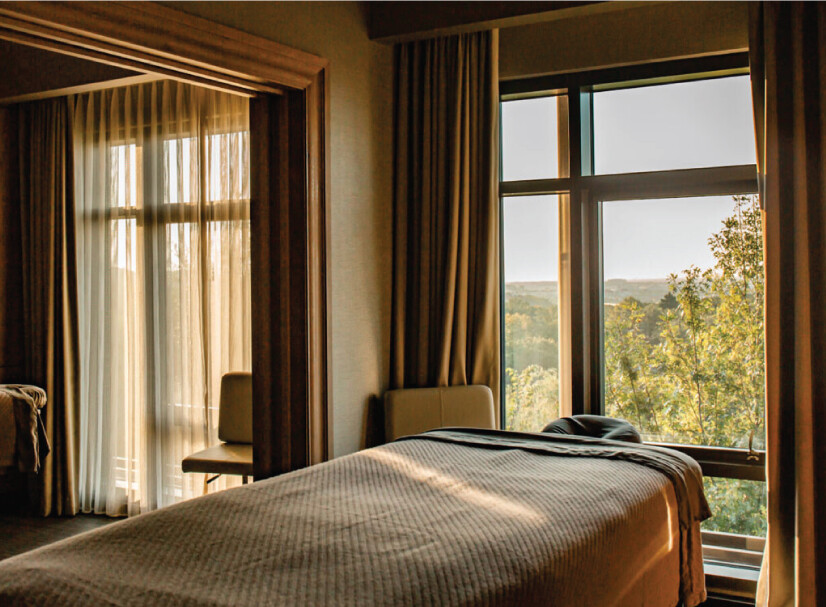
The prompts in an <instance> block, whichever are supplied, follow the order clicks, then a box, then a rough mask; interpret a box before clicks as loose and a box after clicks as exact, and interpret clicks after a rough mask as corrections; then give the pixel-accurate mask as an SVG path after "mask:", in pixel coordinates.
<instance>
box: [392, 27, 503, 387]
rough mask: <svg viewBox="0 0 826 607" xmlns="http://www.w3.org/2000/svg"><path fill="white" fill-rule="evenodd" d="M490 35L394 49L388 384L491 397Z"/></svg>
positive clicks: (493, 205)
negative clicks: (477, 391)
mask: <svg viewBox="0 0 826 607" xmlns="http://www.w3.org/2000/svg"><path fill="white" fill-rule="evenodd" d="M497 34H498V33H497V32H496V31H492V32H480V33H474V34H462V35H458V36H451V37H448V38H440V39H436V40H426V41H421V42H411V43H408V44H402V45H398V46H397V47H396V51H395V54H396V56H395V61H396V84H395V108H396V110H395V155H394V165H395V166H394V175H395V177H394V179H395V190H394V244H393V311H392V331H391V361H390V369H391V377H390V386H391V388H412V387H423V386H448V385H464V384H484V385H487V386H489V387H490V388H491V389H492V390H493V394H494V397H495V399H496V402H497V403H498V400H499V381H500V379H499V375H500V369H499V262H498V259H499V202H498V198H497V186H498V168H497V167H498V163H497V158H498V147H497V146H498V130H499V122H498V107H499V99H498V57H497V52H498V44H497V42H498V35H497Z"/></svg>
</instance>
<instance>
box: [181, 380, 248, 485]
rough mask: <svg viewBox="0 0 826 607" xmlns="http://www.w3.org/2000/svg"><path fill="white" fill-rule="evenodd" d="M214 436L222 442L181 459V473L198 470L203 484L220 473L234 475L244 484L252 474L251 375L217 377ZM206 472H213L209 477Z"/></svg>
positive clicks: (212, 479)
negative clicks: (216, 412) (217, 400)
mask: <svg viewBox="0 0 826 607" xmlns="http://www.w3.org/2000/svg"><path fill="white" fill-rule="evenodd" d="M218 438H219V439H220V440H221V441H222V442H221V443H220V444H218V445H215V446H214V447H209V448H208V449H204V450H203V451H198V453H193V454H192V455H190V456H188V457H186V458H184V461H183V462H181V467H182V468H183V471H184V472H202V473H205V474H206V477H205V478H204V493H206V491H207V485H208V484H209V483H211V482H212V481H214V480H215V479H216V478H218V477H219V476H220V475H222V474H237V475H240V476H241V477H243V482H244V484H246V483H247V478H248V477H250V476H252V374H251V373H227V374H226V375H224V376H223V377H222V378H221V396H220V400H219V402H218ZM210 474H214V475H215V476H213V477H212V478H210V476H209V475H210Z"/></svg>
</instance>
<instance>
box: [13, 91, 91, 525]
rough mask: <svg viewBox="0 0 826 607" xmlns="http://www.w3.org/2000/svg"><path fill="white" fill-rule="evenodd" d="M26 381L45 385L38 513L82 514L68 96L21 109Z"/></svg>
mask: <svg viewBox="0 0 826 607" xmlns="http://www.w3.org/2000/svg"><path fill="white" fill-rule="evenodd" d="M19 112H20V113H19V117H20V119H19V125H20V138H19V142H20V210H21V225H22V243H23V291H24V292H23V301H24V304H23V305H24V310H25V318H26V325H25V346H24V347H25V364H26V381H27V382H29V383H32V384H35V385H38V386H40V387H42V388H44V389H45V390H46V394H47V397H48V403H47V405H46V408H45V409H44V414H45V416H44V424H45V427H46V434H47V437H48V439H49V443H50V444H51V448H52V450H51V454H50V455H49V456H48V457H46V459H45V461H44V463H43V468H42V469H41V472H40V474H39V476H38V484H39V489H40V490H39V497H40V505H39V508H40V513H41V514H42V515H44V516H48V515H50V514H53V515H57V516H66V515H73V514H76V513H77V511H78V501H77V486H76V483H77V456H76V453H77V448H78V398H77V390H78V381H77V379H78V371H77V368H78V367H77V366H78V337H77V326H78V325H77V319H78V315H77V282H76V272H75V270H76V268H75V243H74V225H73V224H74V211H73V202H72V200H73V192H72V158H71V138H70V132H69V128H70V126H69V117H68V105H67V103H66V100H65V99H52V100H47V101H41V102H35V103H29V104H25V105H22V106H20V109H19Z"/></svg>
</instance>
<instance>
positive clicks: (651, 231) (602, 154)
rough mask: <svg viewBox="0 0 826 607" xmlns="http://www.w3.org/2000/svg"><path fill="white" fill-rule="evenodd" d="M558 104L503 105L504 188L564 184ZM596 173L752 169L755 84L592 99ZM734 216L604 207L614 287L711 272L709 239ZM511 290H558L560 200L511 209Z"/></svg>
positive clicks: (679, 207) (704, 207) (536, 199)
mask: <svg viewBox="0 0 826 607" xmlns="http://www.w3.org/2000/svg"><path fill="white" fill-rule="evenodd" d="M556 129H557V123H556V100H555V99H554V98H539V99H528V100H522V101H513V102H505V103H504V104H503V108H502V174H503V179H505V180H515V179H540V178H551V177H558V176H559V175H558V174H557V173H558V171H557V170H556V166H557V142H556V138H557V136H556ZM594 160H595V169H596V172H597V174H608V173H624V172H640V171H657V170H668V169H682V168H696V167H703V166H725V165H736V164H753V163H754V162H755V151H754V123H753V118H752V109H751V92H750V84H749V78H748V76H737V77H731V78H719V79H716V80H706V81H697V82H684V83H677V84H669V85H663V86H655V87H641V88H635V89H626V90H618V91H604V92H597V93H595V94H594ZM732 208H733V202H732V200H731V197H707V198H680V199H671V200H646V201H615V202H606V203H604V204H603V251H604V259H603V268H604V275H605V278H606V279H612V278H626V279H664V278H665V277H666V276H668V274H670V273H672V272H674V273H677V272H679V271H681V270H683V269H685V268H688V267H689V266H690V265H692V264H694V265H697V266H699V267H703V268H706V267H710V266H711V265H713V257H712V256H711V253H710V251H709V250H708V244H707V242H708V238H709V237H710V236H711V235H712V234H713V233H714V232H716V231H718V230H719V228H720V227H721V222H722V220H723V219H724V218H725V217H727V216H728V215H729V214H730V212H731V210H732ZM503 219H504V237H505V242H504V249H505V251H504V252H505V259H504V263H505V280H506V282H527V281H548V280H550V281H555V280H557V277H558V264H559V253H558V250H559V240H558V229H559V228H558V225H559V224H558V205H557V197H556V196H526V197H512V198H506V199H505V201H504V218H503Z"/></svg>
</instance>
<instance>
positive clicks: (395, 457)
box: [363, 450, 548, 524]
mask: <svg viewBox="0 0 826 607" xmlns="http://www.w3.org/2000/svg"><path fill="white" fill-rule="evenodd" d="M363 455H364V456H366V457H369V458H371V459H373V460H375V461H377V462H379V463H381V464H384V465H386V466H389V467H390V468H392V469H393V470H395V471H397V472H399V473H401V474H404V475H405V476H407V477H409V478H411V479H413V480H415V481H416V482H419V483H425V484H427V485H430V486H431V487H435V488H436V489H439V490H440V491H442V492H444V493H446V494H448V495H450V496H451V497H455V498H457V499H460V500H462V501H465V502H467V503H469V504H473V505H474V506H478V507H480V508H485V509H486V510H490V511H492V512H495V513H496V514H499V515H502V516H507V517H510V518H515V519H520V520H524V521H529V522H532V523H536V524H543V523H546V522H547V520H548V518H547V517H546V516H545V515H544V514H543V513H542V512H539V511H537V510H535V509H533V508H531V507H529V506H526V505H524V504H520V503H519V502H516V501H514V500H511V499H508V498H505V497H502V496H500V495H495V494H493V493H489V492H487V491H482V490H480V489H477V488H475V487H472V486H470V485H469V484H468V483H467V482H466V481H463V480H460V479H458V478H455V477H453V476H450V475H448V474H444V473H443V472H439V471H438V470H435V469H433V468H429V467H427V466H423V465H422V464H420V463H418V462H416V461H414V460H412V459H410V458H409V457H405V456H403V455H399V454H397V453H390V452H388V451H379V450H371V451H364V452H363Z"/></svg>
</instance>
